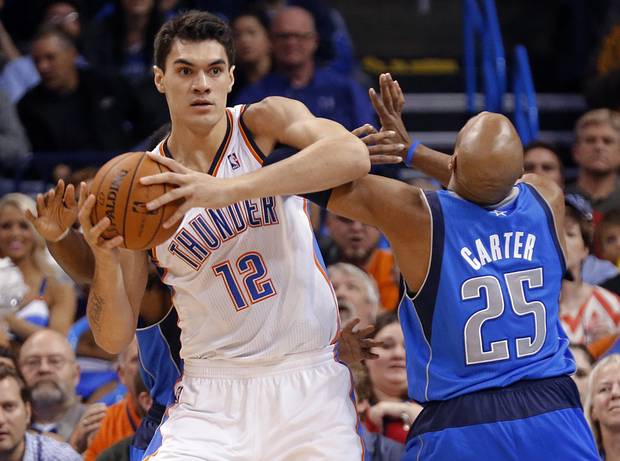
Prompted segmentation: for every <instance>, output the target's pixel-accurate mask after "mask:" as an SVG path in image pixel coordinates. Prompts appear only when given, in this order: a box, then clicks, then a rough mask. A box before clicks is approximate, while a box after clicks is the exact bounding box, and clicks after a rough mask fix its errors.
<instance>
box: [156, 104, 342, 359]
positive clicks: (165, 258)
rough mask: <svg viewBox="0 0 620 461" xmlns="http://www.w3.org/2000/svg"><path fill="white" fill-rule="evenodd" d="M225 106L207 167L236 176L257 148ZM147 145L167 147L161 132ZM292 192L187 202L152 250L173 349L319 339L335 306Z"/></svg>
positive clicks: (246, 347)
mask: <svg viewBox="0 0 620 461" xmlns="http://www.w3.org/2000/svg"><path fill="white" fill-rule="evenodd" d="M244 110H245V106H235V107H234V108H228V109H227V110H226V115H227V118H228V128H227V131H226V136H225V138H224V141H223V142H222V145H221V146H220V148H219V149H218V152H217V154H216V156H215V158H214V160H213V164H212V166H211V170H210V171H209V173H210V174H212V175H213V176H216V177H218V178H229V177H234V176H241V175H244V174H247V173H249V172H251V171H253V170H257V169H259V168H261V165H262V160H263V158H264V157H263V155H262V154H261V153H260V150H259V149H258V148H257V146H256V145H255V143H254V141H253V140H252V138H251V135H250V133H249V131H248V130H247V128H246V127H245V126H244V123H243V121H242V120H241V119H240V116H241V114H242V113H243V111H244ZM156 151H158V152H159V153H161V154H162V155H166V154H167V155H172V156H173V157H174V152H172V153H170V152H168V151H167V147H166V145H165V142H162V143H161V144H160V145H159V146H158V147H157V148H156ZM306 204H307V202H306V200H304V199H302V198H300V197H297V196H288V197H265V198H262V199H252V200H246V201H243V202H239V203H235V204H234V205H231V206H228V207H226V208H222V209H217V210H212V209H203V208H193V209H191V210H190V211H188V212H187V213H186V215H185V217H184V218H183V221H182V223H181V225H180V226H179V228H178V230H177V232H176V233H175V234H174V235H173V236H172V237H171V238H170V239H169V240H167V241H166V242H164V243H163V244H161V245H158V246H157V247H156V248H154V249H153V250H152V256H153V260H154V262H155V264H157V266H158V267H159V268H160V275H161V276H162V280H163V282H164V283H166V284H168V285H169V286H171V287H172V289H173V290H172V292H173V302H174V305H175V307H176V309H177V310H178V314H179V326H180V328H181V357H182V358H183V359H186V360H187V359H200V358H204V359H224V360H227V359H235V362H239V361H241V362H244V363H245V362H248V363H251V362H262V361H268V360H274V359H279V358H282V357H284V356H286V355H289V354H293V353H298V352H306V351H311V350H316V349H320V348H323V347H326V346H328V345H330V344H331V343H333V342H334V338H335V336H336V333H337V331H338V328H339V325H338V322H339V320H338V308H337V304H336V298H335V295H334V292H333V289H332V287H331V285H330V283H329V281H328V279H327V276H326V273H325V270H324V268H323V260H322V257H321V254H320V253H319V250H318V245H317V244H316V241H315V239H314V235H313V232H312V227H311V225H310V221H309V218H308V214H307V210H306Z"/></svg>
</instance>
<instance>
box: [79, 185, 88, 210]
mask: <svg viewBox="0 0 620 461" xmlns="http://www.w3.org/2000/svg"><path fill="white" fill-rule="evenodd" d="M87 198H88V186H87V185H86V183H85V182H84V181H82V182H81V183H80V192H79V194H78V209H81V208H82V207H83V206H84V202H86V199H87Z"/></svg>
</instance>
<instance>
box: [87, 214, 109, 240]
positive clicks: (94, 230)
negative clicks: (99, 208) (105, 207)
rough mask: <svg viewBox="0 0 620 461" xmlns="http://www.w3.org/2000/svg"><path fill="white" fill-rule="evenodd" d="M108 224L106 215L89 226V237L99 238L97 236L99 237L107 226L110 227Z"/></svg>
mask: <svg viewBox="0 0 620 461" xmlns="http://www.w3.org/2000/svg"><path fill="white" fill-rule="evenodd" d="M110 224H112V221H111V220H110V218H108V217H107V216H106V217H104V218H102V219H101V220H100V221H99V222H98V223H97V224H95V225H94V226H93V227H91V228H90V231H89V232H88V233H89V234H90V237H91V238H92V239H93V240H97V239H99V237H101V234H103V232H104V231H105V230H106V229H107V228H108V227H110Z"/></svg>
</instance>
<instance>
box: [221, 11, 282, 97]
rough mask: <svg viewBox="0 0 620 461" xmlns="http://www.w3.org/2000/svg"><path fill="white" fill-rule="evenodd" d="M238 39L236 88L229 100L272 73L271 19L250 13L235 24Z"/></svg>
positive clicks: (234, 28) (242, 16)
mask: <svg viewBox="0 0 620 461" xmlns="http://www.w3.org/2000/svg"><path fill="white" fill-rule="evenodd" d="M231 26H232V31H233V37H234V39H235V85H234V86H233V92H232V93H231V94H230V96H229V99H230V100H231V101H232V100H233V99H234V98H235V95H236V94H237V93H238V92H239V91H241V90H242V89H243V88H245V87H247V86H248V85H253V84H254V83H256V82H258V81H259V80H261V79H262V78H263V77H264V76H265V75H267V74H268V73H269V72H271V70H272V59H271V40H270V39H269V18H268V17H267V16H266V15H265V13H263V12H262V11H261V10H258V9H257V10H248V11H246V12H244V13H241V14H240V15H239V16H237V17H236V18H235V19H234V20H233V22H232V24H231Z"/></svg>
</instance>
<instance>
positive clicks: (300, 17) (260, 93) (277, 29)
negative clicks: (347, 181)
mask: <svg viewBox="0 0 620 461" xmlns="http://www.w3.org/2000/svg"><path fill="white" fill-rule="evenodd" d="M271 40H272V44H273V57H274V63H275V69H276V71H275V72H272V73H270V74H268V75H267V76H265V77H264V78H263V79H262V80H260V81H259V82H258V83H256V84H255V85H252V86H250V87H248V88H246V89H244V90H242V91H240V92H239V94H238V97H237V101H238V102H242V103H251V102H256V101H259V100H261V99H263V98H265V97H267V96H286V97H289V98H293V99H297V100H299V101H302V102H303V103H304V104H306V106H307V107H308V109H310V111H311V112H312V113H313V114H314V115H316V116H317V117H325V118H328V119H331V120H335V121H337V122H339V123H341V124H342V125H344V126H345V127H347V128H348V129H349V130H352V129H353V128H356V127H358V126H361V125H363V124H365V123H369V122H372V121H373V120H374V112H373V110H372V106H371V105H370V101H369V99H368V95H367V94H366V92H365V91H364V90H363V89H362V87H361V86H360V85H359V84H358V83H356V82H355V81H353V80H351V79H349V78H348V77H344V76H342V75H341V74H338V73H337V72H334V71H332V70H329V69H327V68H322V67H318V66H317V63H316V62H315V52H316V50H317V46H318V36H317V32H316V29H315V26H314V20H313V18H312V15H311V14H310V13H309V12H308V11H306V10H304V9H303V8H299V7H286V8H283V9H281V10H279V11H278V13H277V15H276V16H275V17H274V18H273V21H272V23H271Z"/></svg>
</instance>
